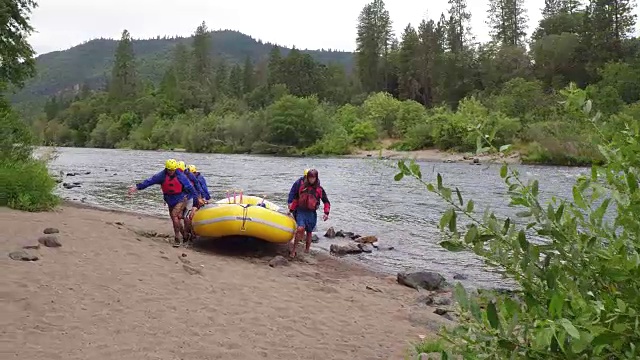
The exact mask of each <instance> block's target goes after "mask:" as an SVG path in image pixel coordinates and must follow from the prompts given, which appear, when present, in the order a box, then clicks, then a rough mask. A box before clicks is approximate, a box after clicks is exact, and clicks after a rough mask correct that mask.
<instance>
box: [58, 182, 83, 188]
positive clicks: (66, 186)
mask: <svg viewBox="0 0 640 360" xmlns="http://www.w3.org/2000/svg"><path fill="white" fill-rule="evenodd" d="M62 186H63V187H64V188H65V189H73V188H77V187H80V186H81V185H80V184H69V183H62Z"/></svg>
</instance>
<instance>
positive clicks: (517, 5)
mask: <svg viewBox="0 0 640 360" xmlns="http://www.w3.org/2000/svg"><path fill="white" fill-rule="evenodd" d="M526 12H527V10H526V8H525V6H524V0H489V10H488V14H489V20H488V22H487V24H489V26H490V27H491V36H492V38H493V40H494V41H496V42H498V43H500V44H502V45H506V46H522V45H524V38H525V36H526V35H527V31H526V30H527V20H528V18H527V15H526Z"/></svg>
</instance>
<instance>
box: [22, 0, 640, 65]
mask: <svg viewBox="0 0 640 360" xmlns="http://www.w3.org/2000/svg"><path fill="white" fill-rule="evenodd" d="M369 2H370V0H324V1H318V2H310V1H303V0H271V1H265V0H234V1H229V2H226V1H225V2H224V3H223V4H221V2H220V1H214V0H181V1H170V0H167V1H158V0H154V1H152V0H108V1H106V0H39V3H40V5H39V7H38V8H36V9H35V11H34V12H33V14H32V24H33V26H34V27H35V29H36V32H35V33H34V34H33V35H32V36H31V38H30V42H31V44H32V46H33V47H34V49H35V50H36V51H37V52H38V54H43V53H47V52H51V51H55V50H64V49H68V48H70V47H73V46H75V45H78V44H80V43H82V42H85V41H88V40H91V39H95V38H99V37H106V38H114V39H118V38H120V34H121V33H122V30H123V29H128V30H129V32H130V33H131V35H132V36H133V37H134V38H150V37H155V36H157V35H160V36H162V35H180V36H188V35H190V34H191V33H193V31H194V30H195V28H196V27H197V26H198V25H199V24H200V23H201V22H202V21H205V22H206V23H207V25H208V27H209V28H210V29H213V30H217V29H231V30H238V31H240V32H243V33H245V34H248V35H251V36H252V37H254V38H257V39H261V40H263V41H265V42H272V43H277V44H279V45H282V46H287V47H291V46H292V45H296V47H298V48H300V49H305V48H307V49H320V48H324V49H329V48H331V49H337V50H347V51H353V50H354V48H355V31H356V30H355V27H356V22H357V18H358V14H359V13H360V10H361V9H362V7H363V6H364V5H365V4H367V3H369ZM525 3H526V5H527V8H528V11H529V13H528V15H529V33H531V31H532V30H533V29H534V28H535V26H536V24H537V23H538V21H539V20H540V16H541V15H540V9H541V8H542V7H543V6H544V0H525ZM311 4H314V5H311ZM468 4H469V9H470V11H471V14H472V19H471V21H472V27H473V32H474V34H475V35H476V38H477V39H478V40H480V41H485V40H487V39H488V37H489V35H488V27H487V25H486V23H485V21H486V19H487V8H488V6H487V1H486V0H484V1H479V0H468ZM386 6H387V9H388V10H389V13H390V14H391V19H392V20H393V25H394V26H393V27H394V30H395V32H396V34H397V35H398V38H399V37H400V34H401V33H402V30H403V29H404V27H405V26H406V25H407V24H408V23H411V24H412V25H414V26H416V25H417V24H418V23H419V22H420V21H421V20H422V19H424V18H434V19H435V20H437V19H438V18H439V17H440V13H441V12H443V11H446V9H447V8H448V5H447V1H445V0H439V1H425V0H388V1H386ZM636 13H638V9H636ZM636 32H637V31H636Z"/></svg>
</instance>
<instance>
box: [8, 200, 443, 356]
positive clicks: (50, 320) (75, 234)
mask: <svg viewBox="0 0 640 360" xmlns="http://www.w3.org/2000/svg"><path fill="white" fill-rule="evenodd" d="M0 226H1V227H2V228H3V230H4V236H3V237H2V239H0V247H1V248H2V251H3V252H4V253H5V255H4V256H3V260H2V261H1V264H2V267H3V274H4V275H3V276H2V278H0V287H1V288H2V289H3V291H2V292H3V295H2V300H3V301H0V312H2V314H5V316H4V318H3V325H4V326H5V328H8V329H11V331H10V332H6V333H5V339H4V343H5V346H4V349H3V350H4V352H5V353H6V354H9V357H11V355H13V356H14V357H20V358H25V359H32V360H44V359H53V358H85V359H97V360H100V359H113V358H131V359H134V358H135V359H142V358H146V357H148V356H152V357H156V358H163V359H165V358H166V359H168V358H189V359H209V358H212V357H220V358H234V359H246V358H263V359H285V360H286V359H300V358H318V359H353V358H363V359H364V358H366V359H398V358H404V355H405V354H406V352H407V350H408V349H409V348H410V344H411V343H415V342H418V341H420V339H422V338H425V337H427V338H428V337H432V336H435V332H436V331H437V330H438V329H439V328H440V327H441V326H448V325H451V324H453V323H452V322H451V321H450V320H447V319H445V318H444V317H442V316H439V315H436V314H435V313H434V310H435V308H434V307H432V306H429V305H426V304H425V303H424V302H423V303H420V301H419V300H417V299H419V298H420V296H422V297H424V294H425V293H427V294H428V293H429V292H425V291H421V292H417V291H416V290H414V289H411V288H409V287H406V286H402V285H399V284H398V283H397V281H396V278H395V276H387V275H383V274H378V273H375V272H372V271H370V270H368V269H366V268H364V267H361V266H358V265H357V264H350V263H349V262H344V261H341V260H340V259H339V258H336V257H335V256H332V255H329V254H326V253H323V252H315V251H314V252H312V254H311V255H306V256H300V257H299V258H296V259H293V260H290V261H289V262H288V263H287V264H280V265H277V264H276V265H274V266H273V267H272V266H270V265H269V263H270V262H272V260H273V259H274V258H275V257H277V256H278V255H280V254H283V253H284V252H286V247H284V248H283V247H278V246H259V247H257V248H254V247H248V246H246V245H242V246H239V245H238V243H231V244H230V245H229V246H227V245H224V246H223V245H218V246H213V244H214V243H209V245H208V246H207V247H206V248H202V247H201V248H197V249H189V248H178V249H176V248H172V247H171V246H170V245H169V243H168V239H169V238H170V237H171V233H172V231H171V224H170V222H169V221H168V220H167V219H164V218H160V217H155V216H148V215H141V214H135V213H132V212H127V211H119V210H109V209H98V208H96V207H93V206H88V205H84V204H79V203H71V202H65V203H63V204H62V205H61V206H60V207H58V208H57V209H55V210H54V211H51V212H42V213H26V212H21V211H16V210H11V209H7V208H0ZM45 228H55V229H56V230H57V231H59V232H58V233H54V234H53V235H49V236H54V237H55V239H57V240H58V241H59V243H60V244H62V246H61V247H48V246H45V243H39V242H38V240H37V239H38V238H41V237H42V236H43V230H44V229H45ZM234 244H235V246H234ZM25 247H26V248H25ZM23 248H24V249H23ZM16 251H22V252H27V253H28V254H29V255H30V256H36V257H38V259H37V261H20V260H12V259H10V258H9V256H7V254H8V253H15V252H16Z"/></svg>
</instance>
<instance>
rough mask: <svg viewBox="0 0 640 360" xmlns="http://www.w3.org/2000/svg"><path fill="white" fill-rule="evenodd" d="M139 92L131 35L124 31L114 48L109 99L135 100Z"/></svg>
mask: <svg viewBox="0 0 640 360" xmlns="http://www.w3.org/2000/svg"><path fill="white" fill-rule="evenodd" d="M139 90H140V83H139V80H138V74H137V71H136V59H135V54H134V52H133V44H132V43H131V34H129V31H128V30H126V29H125V30H124V31H122V37H121V38H120V42H119V43H118V47H117V48H116V53H115V59H114V63H113V69H112V70H111V80H110V82H109V97H110V98H111V99H112V100H114V101H126V100H132V99H135V98H137V96H138V93H139Z"/></svg>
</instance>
